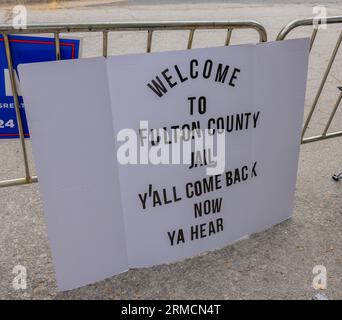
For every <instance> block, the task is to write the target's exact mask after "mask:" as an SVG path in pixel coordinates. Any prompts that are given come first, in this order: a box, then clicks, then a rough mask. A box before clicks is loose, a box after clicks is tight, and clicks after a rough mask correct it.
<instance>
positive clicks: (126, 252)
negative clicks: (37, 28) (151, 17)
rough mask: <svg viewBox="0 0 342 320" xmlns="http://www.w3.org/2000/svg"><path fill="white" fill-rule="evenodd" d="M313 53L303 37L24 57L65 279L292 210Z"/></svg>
mask: <svg viewBox="0 0 342 320" xmlns="http://www.w3.org/2000/svg"><path fill="white" fill-rule="evenodd" d="M308 52H309V39H297V40H289V41H282V42H273V43H267V44H258V45H241V46H230V47H216V48H207V49H195V50H191V51H174V52H162V53H152V54H135V55H125V56H112V57H109V58H107V59H104V58H92V59H84V60H82V59H81V60H78V61H59V62H47V63H38V64H27V65H21V66H19V74H20V77H21V80H22V90H23V94H24V98H25V103H26V105H27V113H28V120H29V124H30V128H31V137H32V146H33V152H34V156H35V160H36V167H37V172H38V175H39V181H40V188H41V193H42V199H43V204H44V211H45V216H46V221H47V225H48V233H49V239H50V243H51V247H52V255H53V260H54V266H55V270H56V277H57V283H58V286H59V288H60V289H61V290H66V289H71V288H75V287H78V286H81V285H85V284H88V283H91V282H94V281H98V280H102V279H104V278H106V277H109V276H112V275H115V274H118V273H120V272H123V271H125V270H127V269H128V268H130V267H145V266H152V265H154V264H159V263H167V262H172V261H175V260H177V259H182V258H185V257H189V256H192V255H195V254H198V253H200V252H204V251H207V250H213V249H216V248H220V247H223V246H225V245H227V244H230V243H232V242H234V241H236V240H238V239H239V238H241V237H244V236H246V235H249V234H251V233H254V232H258V231H261V230H263V229H265V228H268V227H270V226H272V225H274V224H276V223H279V222H281V221H283V220H285V219H287V218H289V217H290V215H291V212H292V203H293V195H294V190H295V182H296V174H297V164H298V156H299V146H300V131H301V124H302V116H303V109H304V97H305V87H306V77H307V63H308ZM280 61H281V63H279V62H280ZM62 79H63V80H62ZM51 100H52V104H50V101H51ZM47 101H49V104H47ZM47 105H49V107H48V108H46V106H47ZM66 110H67V111H68V115H69V116H68V117H67V118H64V126H63V130H62V132H61V131H59V130H56V129H57V128H58V127H59V119H61V117H63V115H64V114H65V112H66ZM76 119H77V121H76ZM94 119H96V122H97V123H100V124H101V125H99V126H97V130H96V131H95V132H93V133H92V134H91V135H87V139H85V138H84V137H85V134H86V133H87V132H88V131H89V126H90V125H91V123H93V121H94ZM208 129H210V130H208ZM177 134H179V135H177ZM210 137H212V138H213V139H212V140H214V142H213V143H212V144H210V143H209V142H210V141H211V140H210ZM207 139H208V140H207ZM208 141H209V142H208ZM207 142H208V144H207ZM186 146H187V147H186ZM189 146H190V147H189ZM178 147H179V148H181V149H178ZM177 150H182V151H181V152H178V151H177ZM185 158H186V160H184V159H185ZM170 163H171V164H170ZM51 168H53V170H51Z"/></svg>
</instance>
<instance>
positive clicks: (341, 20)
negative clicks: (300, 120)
mask: <svg viewBox="0 0 342 320" xmlns="http://www.w3.org/2000/svg"><path fill="white" fill-rule="evenodd" d="M325 23H326V24H341V26H342V16H337V17H328V18H325V19H320V18H318V19H317V18H309V19H303V20H295V21H292V22H290V23H289V24H288V25H286V26H285V27H284V28H283V29H282V30H281V31H280V32H279V34H278V36H277V40H284V39H285V38H286V37H287V35H288V34H289V33H290V32H291V31H292V30H293V29H295V28H298V27H302V26H314V27H315V28H314V29H313V31H312V34H311V39H310V52H311V49H312V46H313V44H314V42H315V39H316V36H317V32H318V30H319V29H318V26H319V25H321V24H325ZM341 41H342V30H341V32H340V34H339V36H338V39H337V42H336V44H335V47H334V49H333V52H332V54H331V56H330V59H329V62H328V65H327V67H326V69H325V71H324V74H323V78H322V80H321V82H320V85H319V87H318V90H317V92H316V95H315V98H314V101H313V103H312V105H311V108H310V110H309V113H308V116H307V118H306V120H305V123H304V127H303V130H302V137H301V142H302V143H308V142H313V141H319V140H324V139H329V138H334V137H338V136H342V131H336V132H330V133H328V130H329V128H330V125H331V122H332V120H333V119H334V116H335V114H336V111H337V109H338V107H339V105H340V103H341V100H342V87H338V89H339V90H340V93H339V95H338V97H337V100H336V102H335V104H334V107H333V110H332V112H331V114H330V116H329V119H328V121H327V123H326V125H325V127H324V129H323V132H322V133H321V134H320V135H317V136H311V137H305V133H306V130H307V129H308V126H309V124H310V121H311V119H312V115H313V114H314V111H315V109H316V107H317V104H318V100H319V98H320V96H321V94H322V91H323V88H324V85H325V83H326V81H327V78H328V75H329V73H330V70H331V68H332V66H333V63H334V61H335V58H336V55H337V53H338V50H339V48H340V45H341Z"/></svg>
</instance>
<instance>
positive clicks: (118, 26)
mask: <svg viewBox="0 0 342 320" xmlns="http://www.w3.org/2000/svg"><path fill="white" fill-rule="evenodd" d="M203 29H204V30H211V29H221V30H227V34H226V39H225V45H226V46H227V45H229V43H230V40H231V36H232V32H233V30H235V29H252V30H255V31H256V32H257V33H258V35H259V39H258V41H259V42H266V41H267V34H266V30H265V28H264V27H263V26H262V25H261V24H259V23H258V22H255V21H215V22H210V21H191V22H190V21H184V22H183V21H177V22H139V23H135V22H132V23H131V22H127V23H99V24H68V25H65V24H54V25H29V26H28V27H27V28H26V29H19V30H18V29H14V28H12V27H10V26H4V25H0V35H2V36H3V40H4V45H5V51H6V58H7V63H8V69H9V75H10V82H11V87H12V92H13V98H14V107H15V112H16V118H17V124H18V130H19V139H20V146H21V151H22V155H23V162H24V167H25V177H22V178H16V179H8V180H3V181H0V188H1V187H8V186H14V185H21V184H29V183H33V182H37V181H38V179H37V176H32V175H31V172H30V167H29V161H28V156H27V150H26V144H25V137H24V130H23V124H22V118H21V114H20V109H19V99H18V90H17V85H16V81H15V75H14V72H15V71H14V69H13V63H12V54H11V48H10V39H9V37H8V36H9V35H12V34H53V35H54V39H55V52H56V60H60V58H61V53H60V34H61V33H76V32H101V33H102V36H103V42H102V55H103V56H104V57H107V55H108V34H109V32H120V31H146V32H147V43H146V52H151V49H152V39H153V32H154V31H161V30H168V31H171V30H186V31H189V37H188V42H187V49H191V48H192V44H193V39H194V35H195V31H196V30H203Z"/></svg>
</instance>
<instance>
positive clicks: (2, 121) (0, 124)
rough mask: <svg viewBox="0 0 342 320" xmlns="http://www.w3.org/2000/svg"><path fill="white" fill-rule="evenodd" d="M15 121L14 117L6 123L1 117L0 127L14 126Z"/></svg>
mask: <svg viewBox="0 0 342 320" xmlns="http://www.w3.org/2000/svg"><path fill="white" fill-rule="evenodd" d="M14 126H15V125H14V121H13V119H9V120H8V121H7V122H6V123H5V121H4V120H2V119H0V129H3V128H5V127H8V128H14Z"/></svg>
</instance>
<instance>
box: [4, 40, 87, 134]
mask: <svg viewBox="0 0 342 320" xmlns="http://www.w3.org/2000/svg"><path fill="white" fill-rule="evenodd" d="M9 43H10V48H11V54H12V61H13V67H14V69H15V78H16V81H17V83H19V79H18V71H17V66H18V65H19V64H21V63H32V62H42V61H53V60H56V53H55V41H54V39H53V38H43V37H30V36H14V35H13V36H9ZM79 49H80V40H78V39H60V52H61V59H63V60H65V59H77V58H78V57H79ZM18 88H19V92H18V94H19V104H20V113H21V117H22V121H23V129H24V135H25V137H27V138H28V137H29V130H28V126H27V122H26V115H25V109H24V103H23V98H22V97H21V93H20V87H18ZM18 137H19V131H18V125H17V119H16V115H15V108H14V99H13V94H12V89H11V83H10V77H9V71H8V65H7V59H6V53H5V45H4V39H3V37H2V36H0V139H9V138H18Z"/></svg>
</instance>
